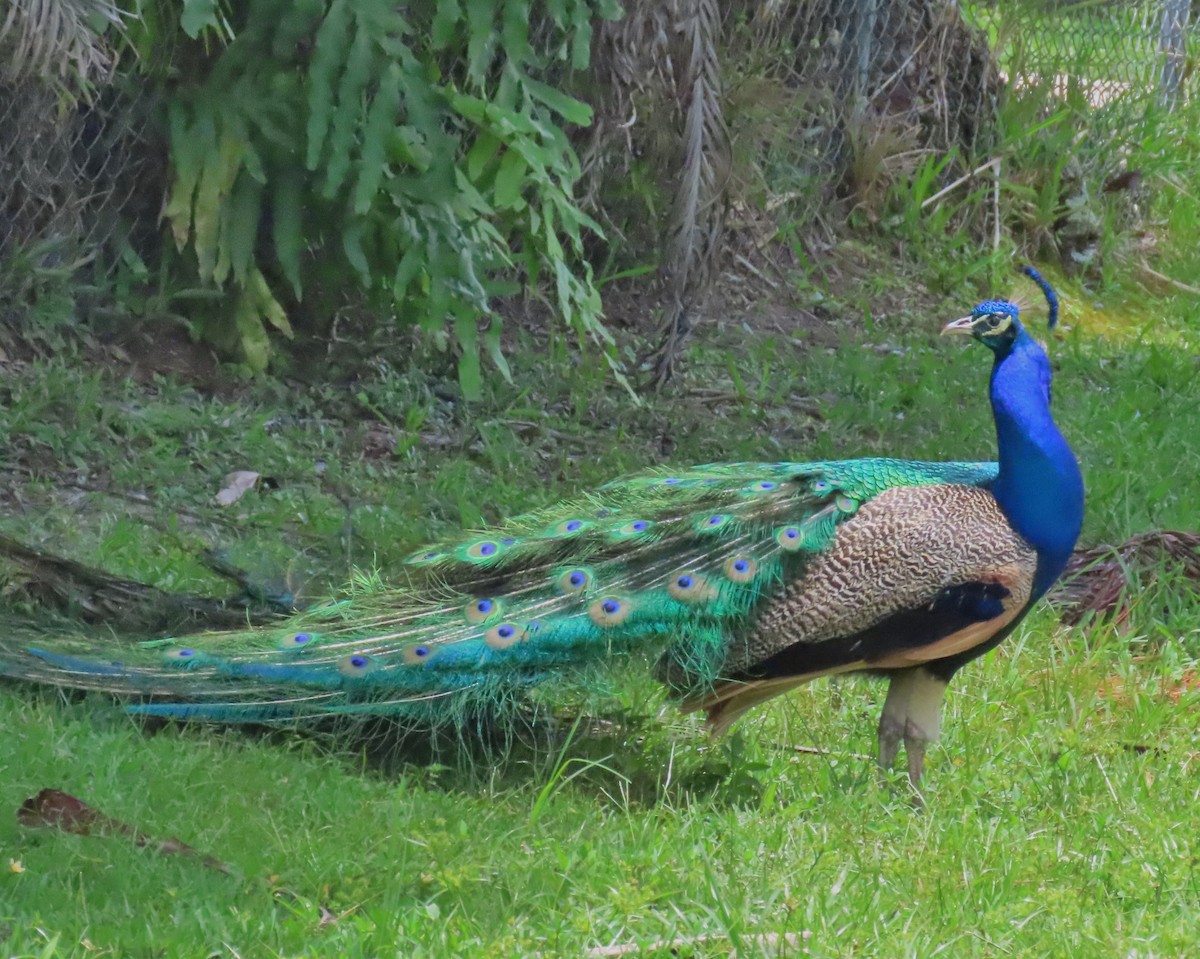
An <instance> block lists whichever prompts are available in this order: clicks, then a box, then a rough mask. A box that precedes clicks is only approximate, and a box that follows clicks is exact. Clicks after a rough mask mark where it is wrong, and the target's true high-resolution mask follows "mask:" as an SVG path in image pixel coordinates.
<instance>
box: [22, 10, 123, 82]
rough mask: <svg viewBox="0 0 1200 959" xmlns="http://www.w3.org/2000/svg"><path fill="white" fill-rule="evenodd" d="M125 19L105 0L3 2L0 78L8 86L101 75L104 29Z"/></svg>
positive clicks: (109, 57)
mask: <svg viewBox="0 0 1200 959" xmlns="http://www.w3.org/2000/svg"><path fill="white" fill-rule="evenodd" d="M125 16H126V14H125V13H124V12H123V11H122V10H121V8H120V7H119V6H117V5H116V4H115V3H113V2H111V0H9V6H8V15H7V16H6V17H5V18H4V21H3V23H0V62H3V63H4V67H3V69H2V73H0V76H2V78H3V79H4V80H5V81H7V82H9V83H15V82H18V81H21V80H27V79H30V78H32V77H42V78H47V79H49V78H55V77H57V78H65V77H68V76H74V77H75V78H77V79H79V80H80V81H83V82H85V83H86V82H89V81H91V80H94V79H96V78H98V77H104V76H105V75H107V73H108V71H109V70H110V69H111V67H112V63H113V52H112V48H111V47H110V46H109V44H108V43H107V41H106V40H105V38H104V36H103V33H104V30H106V29H107V28H108V27H110V26H111V27H116V28H118V29H119V27H120V25H121V22H122V19H123V18H124V17H125Z"/></svg>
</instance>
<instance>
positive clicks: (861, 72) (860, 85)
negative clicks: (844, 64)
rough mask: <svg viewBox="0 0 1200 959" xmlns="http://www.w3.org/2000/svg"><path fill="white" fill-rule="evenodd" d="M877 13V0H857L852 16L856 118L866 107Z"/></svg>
mask: <svg viewBox="0 0 1200 959" xmlns="http://www.w3.org/2000/svg"><path fill="white" fill-rule="evenodd" d="M878 15H879V8H878V0H857V3H856V4H855V18H854V28H855V37H854V47H855V63H854V81H853V96H854V105H853V107H852V112H853V115H854V118H855V119H856V120H858V119H861V118H862V115H863V114H864V113H865V112H866V108H867V84H868V82H869V81H870V78H871V60H872V58H873V56H874V51H873V45H874V35H875V20H876V18H877V17H878Z"/></svg>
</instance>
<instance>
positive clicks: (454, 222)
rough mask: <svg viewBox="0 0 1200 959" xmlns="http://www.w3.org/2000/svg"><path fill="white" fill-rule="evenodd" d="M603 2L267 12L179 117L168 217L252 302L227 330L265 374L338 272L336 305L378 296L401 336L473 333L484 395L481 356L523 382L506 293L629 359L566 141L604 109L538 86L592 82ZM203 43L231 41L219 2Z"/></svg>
mask: <svg viewBox="0 0 1200 959" xmlns="http://www.w3.org/2000/svg"><path fill="white" fill-rule="evenodd" d="M592 7H593V5H592V4H591V3H589V2H588V0H547V2H544V3H536V4H535V3H532V2H530V0H473V2H470V3H468V4H466V6H465V9H463V8H462V7H460V5H459V3H458V2H457V0H440V2H438V3H436V4H425V5H419V6H418V7H417V8H415V9H412V10H408V9H404V8H398V7H397V6H396V5H395V4H392V3H388V2H385V0H356V2H351V0H332V2H329V3H326V2H325V0H302V2H298V3H295V2H290V0H252V2H250V3H249V4H248V5H247V6H246V7H245V9H244V17H243V20H242V22H240V23H238V24H235V25H234V26H233V27H232V30H231V32H232V36H233V39H232V41H231V42H230V43H229V44H228V45H227V46H225V47H224V48H223V49H221V50H220V51H219V53H218V54H217V56H216V57H215V59H214V61H213V62H212V65H211V69H210V71H209V73H208V76H207V77H206V78H205V79H204V81H203V82H202V83H201V84H199V85H198V86H195V87H184V88H182V89H181V90H179V92H178V93H177V94H176V95H175V97H174V99H173V101H172V103H171V104H170V110H169V124H170V136H171V156H172V160H173V163H174V171H175V179H174V184H173V187H172V190H171V195H170V199H169V202H168V205H167V208H166V216H167V219H168V221H169V223H170V225H171V229H172V231H173V232H174V237H175V241H176V244H177V245H178V246H179V247H180V248H181V249H182V248H184V247H187V248H189V249H190V250H191V251H192V252H193V254H194V258H195V260H194V262H195V268H196V271H197V272H198V274H199V276H200V279H201V280H202V281H203V282H205V283H211V284H214V285H216V286H217V287H222V288H228V289H230V291H231V297H232V309H226V310H223V311H222V312H221V313H219V314H216V313H214V314H213V315H211V316H209V317H207V318H206V319H204V320H203V324H204V331H205V333H206V334H207V335H209V336H210V337H212V338H214V339H216V340H218V341H219V342H223V343H225V344H226V345H233V344H235V343H237V344H240V345H241V348H242V351H243V354H244V356H245V359H246V361H247V363H248V364H249V365H250V366H251V367H252V368H254V369H262V368H263V367H264V366H265V364H266V362H267V360H268V357H269V355H270V338H269V336H268V329H269V328H273V329H275V330H276V331H278V332H279V333H282V334H283V335H285V336H290V335H291V332H292V330H291V325H290V324H289V321H288V313H289V309H287V308H285V305H284V304H289V305H294V304H295V303H298V302H299V301H300V300H301V298H302V297H304V296H306V295H308V296H310V298H311V294H312V293H313V290H312V289H310V288H311V287H312V286H313V283H312V281H311V279H310V277H313V276H316V277H319V284H320V285H321V286H322V287H323V289H321V290H319V291H318V292H320V293H322V294H324V295H325V296H326V297H327V298H328V296H329V294H330V293H331V292H336V291H337V290H345V289H347V288H352V287H354V288H361V289H362V290H364V291H365V292H366V293H367V294H368V295H369V296H370V298H371V300H372V302H373V303H374V304H375V305H376V306H377V308H378V309H380V311H381V312H388V313H391V314H393V315H394V316H395V317H396V319H397V320H398V321H399V322H402V323H406V324H408V323H419V324H420V325H421V326H423V327H424V328H426V329H428V330H431V331H441V330H443V329H445V328H449V329H452V330H453V334H454V337H455V338H456V339H457V342H458V343H459V345H460V347H461V350H462V355H461V362H460V381H461V384H462V387H463V390H464V392H465V393H466V394H467V395H468V396H471V397H478V396H479V395H480V390H481V382H482V379H481V372H480V365H479V355H480V353H481V352H486V353H487V354H488V355H489V356H490V357H491V359H492V361H493V362H494V364H495V366H496V367H497V369H499V371H500V372H501V373H502V374H503V375H504V376H505V377H507V376H508V368H507V364H506V363H505V361H504V358H503V357H502V355H501V353H500V320H499V317H498V316H497V315H496V314H494V313H493V312H492V311H491V301H492V298H493V297H495V296H496V295H497V294H504V293H511V292H515V291H516V290H517V289H519V288H520V285H519V284H517V283H515V282H514V278H520V279H521V280H523V282H524V283H525V284H527V285H529V286H536V285H537V284H539V283H540V282H541V281H542V280H543V279H546V280H548V281H549V285H550V287H551V289H552V290H553V302H554V305H555V307H556V308H557V310H558V311H559V313H560V314H561V315H562V317H563V319H564V321H565V322H566V323H567V324H568V325H569V326H570V327H571V328H573V329H574V330H575V331H576V332H577V333H578V334H579V335H580V336H587V337H591V338H592V339H593V340H594V341H596V342H597V343H599V344H600V345H601V347H602V348H603V350H604V352H605V354H606V355H607V356H608V358H609V361H610V363H615V358H614V354H613V351H612V348H611V339H610V338H609V336H608V334H607V332H606V331H605V329H604V327H603V325H602V324H601V320H600V298H599V294H598V292H597V289H596V286H595V284H594V282H593V279H592V274H591V269H590V267H589V266H588V265H587V263H585V262H584V261H583V259H582V252H583V239H584V236H585V234H587V233H588V232H589V231H591V232H599V228H598V227H597V226H596V225H595V224H594V223H593V222H592V221H591V220H590V219H589V218H588V217H587V216H586V215H585V214H584V213H583V212H582V211H581V210H580V209H579V207H578V206H577V205H576V203H575V202H574V200H573V198H572V194H571V190H572V186H573V184H574V183H575V181H576V180H577V179H578V177H579V173H580V170H579V162H578V159H577V157H576V155H575V152H574V150H573V149H572V147H571V144H570V143H569V141H568V138H567V135H566V132H565V127H566V126H568V125H586V124H587V123H589V122H590V119H591V112H590V109H589V108H588V107H587V106H586V105H585V104H583V103H581V102H580V101H578V100H576V99H574V98H572V97H570V96H568V95H567V94H565V93H563V92H561V91H560V90H558V89H556V88H555V87H554V86H552V85H550V84H549V83H548V82H545V81H543V80H541V79H538V76H537V75H538V74H544V73H546V72H547V71H548V70H550V68H551V67H554V68H555V69H557V70H558V71H559V72H560V73H561V72H562V71H563V70H564V69H566V68H567V67H570V68H578V67H581V66H584V65H586V63H587V57H588V47H589V39H590V22H591V18H592V16H593V8H592ZM532 23H536V24H538V25H540V29H539V31H538V37H537V48H536V49H535V46H534V44H533V43H532V42H531V39H530V26H531V24H532ZM183 26H184V29H185V30H186V31H187V32H189V34H194V33H196V32H198V31H200V30H202V29H209V30H216V29H217V28H218V27H219V23H218V19H217V12H216V8H215V6H214V5H213V4H211V3H202V2H199V0H194V2H192V3H189V4H187V5H186V6H185V10H184V22H183ZM558 61H562V63H561V64H558V63H557V62H558ZM481 318H483V319H484V320H485V322H484V323H483V324H482V325H481V323H480V320H481Z"/></svg>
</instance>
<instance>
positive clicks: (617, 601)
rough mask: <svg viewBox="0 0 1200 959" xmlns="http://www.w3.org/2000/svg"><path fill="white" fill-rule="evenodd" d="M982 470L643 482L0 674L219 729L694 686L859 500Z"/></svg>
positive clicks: (15, 655) (730, 470)
mask: <svg viewBox="0 0 1200 959" xmlns="http://www.w3.org/2000/svg"><path fill="white" fill-rule="evenodd" d="M995 475H996V464H994V463H923V462H913V461H905V460H896V459H882V458H881V459H858V460H848V461H843V462H817V463H786V462H778V463H739V464H713V465H708V466H698V467H695V468H693V469H690V470H686V471H683V472H678V473H666V472H661V471H658V472H653V473H647V474H644V475H640V476H635V477H632V478H628V479H623V480H619V481H616V482H613V483H610V484H608V485H606V486H604V487H601V488H600V489H599V490H598V491H596V492H595V493H593V494H590V495H587V496H583V497H580V498H578V499H574V500H569V501H567V502H564V503H560V504H557V505H555V506H553V507H550V508H547V509H543V510H540V511H537V512H533V513H529V514H527V515H525V516H521V517H518V518H516V519H513V520H511V521H509V522H508V523H506V524H504V525H502V526H499V527H497V528H495V529H492V530H489V531H488V532H487V533H486V534H478V535H475V536H471V537H467V538H464V539H461V540H458V541H452V542H446V543H440V544H435V545H431V546H427V547H423V548H422V549H420V550H418V551H417V552H415V553H414V554H412V556H410V557H409V558H408V559H407V561H406V562H405V564H404V570H403V573H402V574H401V577H400V579H401V580H402V582H401V583H399V584H395V585H391V586H384V585H383V584H381V583H379V582H378V581H377V580H375V581H372V580H366V579H365V580H363V581H362V582H360V583H359V584H358V585H357V587H356V588H355V589H354V590H353V595H352V596H351V597H348V598H345V599H342V600H341V601H339V602H334V603H331V604H329V605H326V606H321V607H317V608H314V609H311V610H308V611H306V612H304V613H302V614H299V615H297V616H295V617H293V618H291V619H288V620H286V621H284V622H282V623H280V624H278V625H277V626H269V627H259V628H254V629H246V630H240V631H221V632H210V633H204V634H199V635H196V636H191V637H188V638H187V640H186V643H183V642H180V641H175V640H159V641H151V642H145V643H138V644H131V645H125V646H122V647H121V648H120V655H119V656H118V657H112V658H102V657H101V656H100V655H98V654H100V652H101V650H102V649H104V648H105V646H104V644H102V643H100V642H98V641H97V640H96V639H95V638H92V637H86V636H80V637H74V638H70V639H65V638H61V637H59V638H56V639H55V641H54V642H53V643H50V642H47V643H45V644H44V645H41V646H24V647H22V648H18V649H12V648H10V644H9V643H6V642H3V641H0V672H3V673H4V674H5V675H8V676H14V677H19V678H22V679H27V680H32V681H36V682H43V683H54V684H58V685H64V686H70V687H74V688H87V689H97V690H105V691H108V692H113V693H120V694H126V695H132V696H140V697H149V698H153V699H154V700H156V701H152V702H146V703H141V704H137V705H133V706H131V707H130V709H131V711H133V712H135V713H141V714H150V715H158V716H172V717H178V718H186V719H201V720H209V721H216V722H249V721H257V722H262V721H270V720H277V719H290V718H295V717H303V716H315V715H330V714H342V715H345V714H362V713H370V714H393V715H400V716H414V717H420V718H422V719H426V718H427V719H435V720H436V719H440V718H443V717H447V716H449V717H453V716H454V715H465V714H468V713H470V712H471V711H473V710H478V709H480V708H485V709H486V708H488V707H492V706H495V705H498V704H500V703H502V702H504V701H506V700H510V699H511V698H512V696H513V694H514V692H516V691H519V690H520V689H523V688H527V687H531V686H535V685H538V684H540V683H542V682H544V681H546V680H549V679H562V678H564V676H566V675H568V674H569V673H570V672H571V671H572V670H578V671H580V672H581V673H582V672H584V671H587V670H588V669H590V668H591V667H592V666H593V665H594V664H596V663H598V662H605V661H608V660H609V659H611V658H612V657H613V656H614V655H615V654H619V653H628V652H635V651H645V650H655V649H661V650H663V658H662V660H661V661H660V664H659V673H660V675H661V676H663V677H664V678H666V679H668V680H669V682H670V684H671V685H672V686H673V687H674V688H675V689H676V690H678V691H679V692H680V693H681V694H688V693H696V692H698V691H702V690H704V689H706V688H709V687H711V686H712V685H713V684H714V683H715V682H716V681H717V680H718V679H719V678H720V676H721V675H722V672H723V670H725V669H726V668H727V667H728V666H729V665H732V664H739V663H745V662H750V661H753V658H754V653H755V650H754V649H753V648H749V647H748V645H747V643H748V642H749V640H748V637H747V627H748V626H750V625H751V624H752V623H753V621H754V617H755V614H756V611H757V610H758V609H759V608H760V607H761V606H762V605H763V603H764V602H765V601H766V600H767V599H768V598H769V597H771V596H773V595H775V594H776V593H778V592H779V591H780V590H781V589H782V588H784V586H785V584H786V583H787V582H789V581H790V580H792V579H794V578H795V577H797V576H798V575H800V574H801V573H802V572H803V570H804V569H805V567H806V566H807V565H808V564H810V563H811V562H812V560H813V559H814V557H817V556H819V555H820V554H822V553H824V552H826V551H827V550H829V548H830V547H831V545H832V543H833V541H834V538H835V534H836V531H837V529H838V528H839V526H841V525H842V524H843V523H845V522H846V521H847V520H848V519H850V518H851V517H853V516H854V515H855V514H856V512H858V510H859V509H860V507H861V506H862V504H863V503H865V502H867V501H869V500H871V499H872V498H873V497H875V496H877V495H878V494H880V493H881V492H883V491H885V490H888V489H892V488H895V487H903V486H930V485H935V484H938V485H940V484H947V483H949V484H963V485H969V486H978V487H983V486H986V485H987V484H988V483H989V482H991V481H992V480H993V479H994V478H995ZM739 643H741V644H742V646H741V647H740V648H739ZM108 648H109V649H111V648H112V647H111V641H110V643H109V646H108Z"/></svg>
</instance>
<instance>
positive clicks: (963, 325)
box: [942, 316, 975, 336]
mask: <svg viewBox="0 0 1200 959" xmlns="http://www.w3.org/2000/svg"><path fill="white" fill-rule="evenodd" d="M974 331H975V317H973V316H964V317H962V318H961V319H957V320H951V321H950V322H949V323H947V324H946V325H945V326H943V327H942V336H949V335H950V334H953V333H958V334H965V335H967V336H970V335H971V334H972V333H973V332H974Z"/></svg>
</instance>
